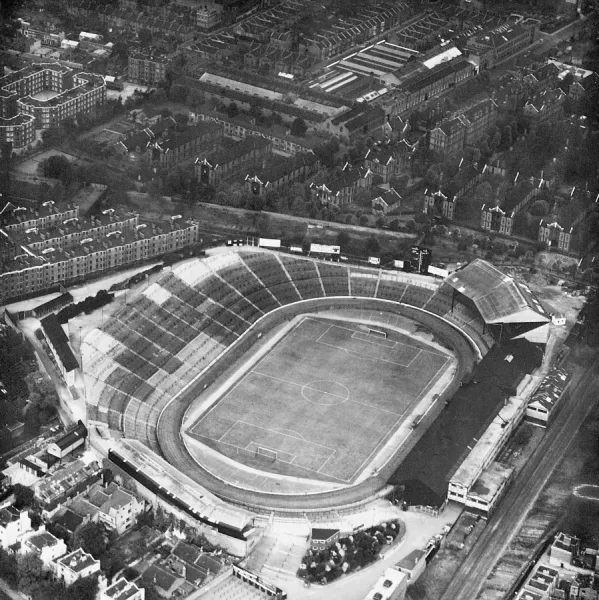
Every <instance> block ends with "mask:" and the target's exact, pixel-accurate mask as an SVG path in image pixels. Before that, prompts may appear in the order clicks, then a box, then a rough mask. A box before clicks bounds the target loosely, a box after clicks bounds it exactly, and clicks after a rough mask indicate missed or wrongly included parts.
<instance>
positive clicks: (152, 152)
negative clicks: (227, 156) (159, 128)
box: [146, 122, 223, 169]
mask: <svg viewBox="0 0 599 600" xmlns="http://www.w3.org/2000/svg"><path fill="white" fill-rule="evenodd" d="M222 137H223V128H222V127H221V126H220V125H219V124H217V123H211V122H200V123H198V124H197V125H194V126H193V127H189V128H188V129H186V130H185V131H181V132H171V133H170V135H169V136H168V137H167V138H166V139H164V140H156V141H153V142H148V145H147V149H146V157H147V159H148V160H149V161H151V162H157V163H160V165H161V166H162V167H165V168H167V169H170V168H171V167H173V166H174V165H176V164H178V163H180V162H183V161H185V160H191V159H192V158H195V157H196V156H197V155H198V154H200V153H201V152H211V151H213V150H214V149H215V148H216V145H217V144H218V142H219V141H220V140H221V139H222Z"/></svg>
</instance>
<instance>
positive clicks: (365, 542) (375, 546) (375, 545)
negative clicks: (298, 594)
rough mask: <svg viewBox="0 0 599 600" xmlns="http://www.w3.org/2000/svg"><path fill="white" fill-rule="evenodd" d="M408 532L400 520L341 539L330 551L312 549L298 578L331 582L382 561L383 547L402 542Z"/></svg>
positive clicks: (298, 572)
mask: <svg viewBox="0 0 599 600" xmlns="http://www.w3.org/2000/svg"><path fill="white" fill-rule="evenodd" d="M404 533H405V527H404V526H403V525H402V523H401V521H399V520H398V519H396V520H393V521H388V522H384V523H381V524H380V525H377V526H375V527H371V528H369V529H365V530H362V531H358V532H356V533H353V534H351V535H348V536H347V537H344V538H341V539H340V540H339V541H338V542H336V543H335V544H333V545H332V546H331V547H329V548H325V549H323V550H308V552H307V553H306V555H305V556H304V558H303V559H302V564H301V566H300V568H299V569H298V571H297V576H298V577H300V578H301V579H303V580H304V581H305V582H306V583H320V584H321V585H326V584H327V583H331V582H332V581H335V580H336V579H338V578H339V577H341V576H342V575H344V574H347V573H351V572H353V571H359V570H360V569H362V568H363V567H366V566H368V565H370V564H372V563H373V562H375V561H376V560H378V559H379V558H380V552H381V550H382V549H383V547H384V546H386V545H390V544H393V543H395V542H398V541H401V540H402V539H403V535H404Z"/></svg>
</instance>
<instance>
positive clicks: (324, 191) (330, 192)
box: [310, 164, 372, 206]
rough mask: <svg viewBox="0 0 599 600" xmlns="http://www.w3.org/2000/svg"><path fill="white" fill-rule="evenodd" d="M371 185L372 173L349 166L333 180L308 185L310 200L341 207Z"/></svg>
mask: <svg viewBox="0 0 599 600" xmlns="http://www.w3.org/2000/svg"><path fill="white" fill-rule="evenodd" d="M371 185H372V171H370V169H365V168H362V167H359V168H352V167H351V166H350V165H349V164H346V165H345V166H344V167H343V170H342V172H341V173H340V174H339V175H338V176H337V177H335V178H333V179H331V180H327V181H325V182H323V183H321V184H317V183H312V184H310V193H311V195H312V198H314V199H315V200H318V201H319V202H320V203H321V204H329V205H333V206H343V205H344V204H351V203H352V202H354V200H355V199H356V194H357V193H358V190H359V189H361V188H362V189H368V188H370V186H371Z"/></svg>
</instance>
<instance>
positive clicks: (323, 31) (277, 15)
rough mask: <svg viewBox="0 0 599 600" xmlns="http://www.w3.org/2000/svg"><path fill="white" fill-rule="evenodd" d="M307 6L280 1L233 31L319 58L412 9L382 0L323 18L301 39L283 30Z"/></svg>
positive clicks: (349, 45)
mask: <svg viewBox="0 0 599 600" xmlns="http://www.w3.org/2000/svg"><path fill="white" fill-rule="evenodd" d="M294 9H295V12H294ZM307 10H309V8H308V7H306V6H305V5H303V4H300V3H298V2H296V1H295V0H289V1H288V2H287V3H284V7H283V8H280V7H276V8H273V9H270V10H269V11H266V13H261V14H259V15H256V16H254V17H251V18H250V19H247V20H246V21H244V22H243V23H241V24H239V25H238V26H236V28H235V34H236V35H238V36H239V37H240V38H242V39H243V38H245V39H251V40H255V41H258V42H263V43H268V42H270V43H271V44H273V45H276V46H277V47H282V48H286V49H291V48H292V47H294V49H295V50H297V51H298V52H300V53H301V54H307V55H309V56H313V57H314V58H316V59H317V60H319V61H321V60H326V59H329V58H332V57H334V56H337V55H339V54H342V53H343V52H346V51H348V50H350V49H351V48H353V47H355V46H357V45H359V44H361V43H364V42H366V41H368V40H370V39H372V38H373V37H376V36H377V35H380V34H382V33H384V32H385V31H387V30H389V29H391V28H392V27H394V26H396V25H398V24H399V23H401V22H402V21H403V20H405V19H407V18H409V17H410V16H411V15H412V14H413V9H412V8H411V7H410V6H408V5H407V4H405V3H403V2H401V3H399V4H396V3H391V2H387V1H386V0H382V1H379V2H377V3H376V6H372V7H366V6H365V7H359V8H358V14H356V15H354V16H352V17H344V18H341V17H337V18H336V19H333V22H331V20H330V19H329V20H328V21H327V22H325V21H323V22H322V24H321V25H322V26H321V27H320V28H319V29H317V30H316V31H314V32H312V33H310V34H308V35H306V36H305V37H302V38H301V39H296V38H294V36H292V35H291V36H290V35H287V34H286V31H285V30H286V29H287V30H288V29H289V27H290V25H291V24H292V22H293V21H294V20H298V19H299V18H301V17H302V16H303V15H305V14H306V12H305V11H307ZM313 10H314V11H315V12H316V11H318V10H322V9H321V6H319V5H318V3H314V7H313ZM273 32H275V36H274V38H273Z"/></svg>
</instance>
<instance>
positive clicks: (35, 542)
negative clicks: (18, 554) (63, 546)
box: [27, 531, 59, 552]
mask: <svg viewBox="0 0 599 600" xmlns="http://www.w3.org/2000/svg"><path fill="white" fill-rule="evenodd" d="M58 542H59V539H58V538H57V537H54V536H53V535H52V534H51V533H49V532H48V531H44V532H42V533H39V534H37V535H34V536H32V537H30V538H29V539H28V540H27V543H28V544H29V545H31V546H35V548H37V550H38V551H40V552H41V551H42V549H44V548H47V547H50V546H56V544H58Z"/></svg>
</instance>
